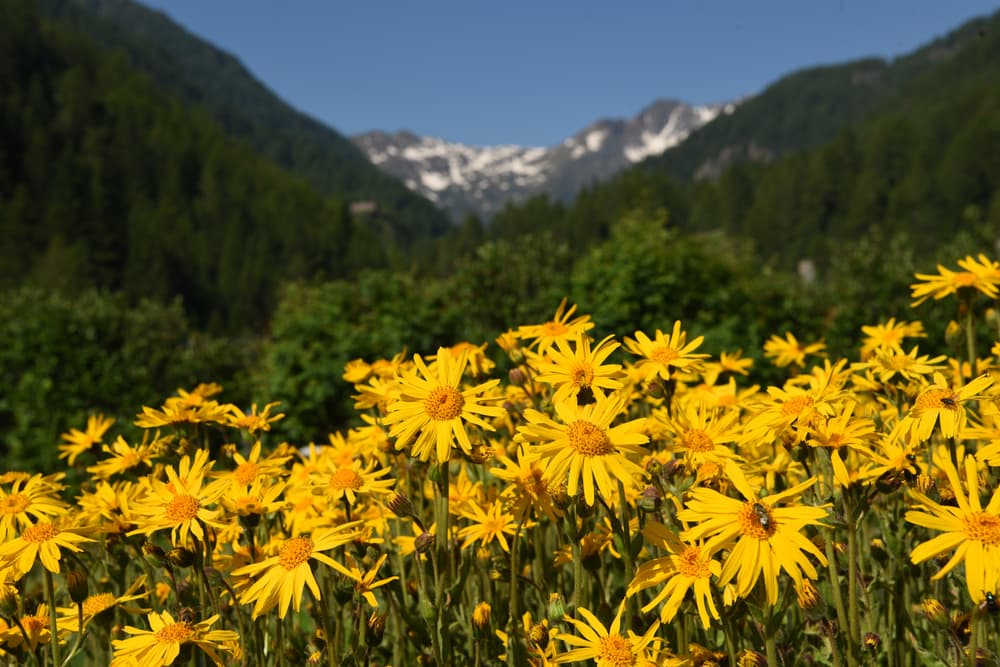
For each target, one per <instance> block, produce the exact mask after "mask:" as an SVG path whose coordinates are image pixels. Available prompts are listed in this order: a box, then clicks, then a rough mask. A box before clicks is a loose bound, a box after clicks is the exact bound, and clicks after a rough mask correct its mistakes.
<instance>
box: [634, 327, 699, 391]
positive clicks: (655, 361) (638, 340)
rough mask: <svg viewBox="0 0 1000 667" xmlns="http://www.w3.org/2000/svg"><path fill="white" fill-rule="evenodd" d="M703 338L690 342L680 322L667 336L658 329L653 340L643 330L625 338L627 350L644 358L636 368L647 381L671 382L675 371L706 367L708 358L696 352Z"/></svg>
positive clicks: (697, 369)
mask: <svg viewBox="0 0 1000 667" xmlns="http://www.w3.org/2000/svg"><path fill="white" fill-rule="evenodd" d="M704 340H705V337H704V336H698V337H697V338H695V339H694V340H692V341H691V342H690V343H688V342H687V333H686V332H684V331H683V330H681V323H680V321H679V320H678V321H675V322H674V328H673V331H672V332H671V333H670V334H669V335H664V333H663V332H662V331H660V330H659V329H657V330H656V336H655V337H654V338H653V339H650V338H649V336H647V335H646V334H645V333H643V332H641V331H636V332H635V338H634V339H633V338H628V337H626V338H625V348H626V349H627V350H628V351H629V352H631V353H632V354H635V355H638V356H640V357H642V359H640V360H639V361H637V362H636V364H635V366H636V369H637V370H638V371H639V372H641V374H642V377H643V379H644V380H647V381H648V380H651V379H653V378H654V377H657V376H659V377H660V378H662V379H664V380H670V378H671V375H672V374H673V372H674V371H675V370H683V371H699V370H701V368H702V367H703V362H702V360H703V359H707V358H708V356H709V355H707V354H700V353H695V350H696V349H698V347H699V346H701V343H702V341H704Z"/></svg>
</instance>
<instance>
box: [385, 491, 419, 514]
mask: <svg viewBox="0 0 1000 667" xmlns="http://www.w3.org/2000/svg"><path fill="white" fill-rule="evenodd" d="M387 505H388V506H389V510H390V511H392V513H393V514H395V515H396V516H398V517H407V516H410V515H411V514H413V503H412V502H410V497H409V496H407V495H406V494H405V493H403V492H402V491H396V493H394V494H392V498H390V499H389V502H388V503H387Z"/></svg>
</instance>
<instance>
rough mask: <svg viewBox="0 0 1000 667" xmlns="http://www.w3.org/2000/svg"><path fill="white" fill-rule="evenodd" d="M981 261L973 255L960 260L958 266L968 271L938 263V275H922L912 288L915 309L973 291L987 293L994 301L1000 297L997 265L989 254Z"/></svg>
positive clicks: (999, 277) (918, 276) (917, 275)
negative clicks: (963, 292)
mask: <svg viewBox="0 0 1000 667" xmlns="http://www.w3.org/2000/svg"><path fill="white" fill-rule="evenodd" d="M980 259H981V262H977V261H976V259H975V258H974V257H972V256H969V257H966V258H965V259H964V260H959V262H958V264H959V266H961V267H962V268H964V269H965V271H952V270H951V269H948V268H946V267H944V266H942V265H941V264H938V267H937V268H938V272H937V274H933V273H918V274H916V278H917V280H919V281H921V282H916V283H913V284H912V285H910V290H912V292H913V294H912V296H913V304H912V305H913V306H914V307H916V306H919V305H920V304H922V303H923V302H924V301H927V300H928V299H930V298H933V299H935V300H937V299H943V298H945V297H946V296H949V295H951V294H957V293H960V292H961V291H963V290H965V291H967V292H968V293H971V292H972V291H973V290H976V291H979V292H981V293H983V294H985V295H986V296H987V297H989V298H990V299H996V298H997V296H1000V289H998V287H1000V275H998V273H997V270H996V262H991V261H990V260H989V259H987V258H986V256H985V255H980Z"/></svg>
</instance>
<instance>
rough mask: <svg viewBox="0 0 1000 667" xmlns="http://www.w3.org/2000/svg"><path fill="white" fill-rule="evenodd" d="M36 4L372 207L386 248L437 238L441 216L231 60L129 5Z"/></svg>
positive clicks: (118, 1)
mask: <svg viewBox="0 0 1000 667" xmlns="http://www.w3.org/2000/svg"><path fill="white" fill-rule="evenodd" d="M38 6H39V8H40V11H42V12H43V13H44V14H46V15H48V16H51V17H53V18H55V19H57V20H58V22H59V23H61V24H63V25H66V26H71V27H72V28H73V29H75V30H78V31H80V32H82V33H84V34H87V35H89V36H90V37H91V38H93V39H94V40H95V41H96V42H98V43H99V44H100V45H101V47H102V48H104V49H111V50H115V51H116V52H119V53H121V54H123V55H124V56H125V58H126V59H127V61H128V62H129V64H131V65H132V66H134V67H135V68H136V69H139V70H141V71H143V72H145V73H146V74H147V75H149V77H150V78H151V79H152V80H153V81H154V82H155V83H156V85H157V86H158V87H160V88H161V89H162V90H163V91H165V92H167V93H169V94H170V95H172V96H174V97H176V98H177V99H179V100H181V101H182V102H184V103H185V104H186V105H188V106H194V107H197V108H199V109H202V110H204V111H206V112H207V113H208V114H209V115H210V116H211V117H212V118H213V119H214V120H215V121H216V122H217V123H218V124H219V125H220V126H221V127H222V129H223V131H224V132H225V133H226V134H227V135H228V136H230V137H232V138H235V139H239V140H241V141H244V142H246V143H248V144H249V145H251V146H252V147H253V148H254V149H255V150H256V151H257V152H258V153H260V154H261V155H265V156H267V157H269V158H270V159H271V160H273V161H274V162H275V163H277V164H278V165H280V166H282V167H284V168H285V169H287V170H288V171H290V172H291V173H294V174H297V175H299V176H302V177H303V178H305V179H306V180H307V181H309V182H310V183H311V184H312V185H313V186H314V187H316V188H317V189H318V190H319V191H320V192H323V193H325V194H332V195H335V196H337V197H339V198H342V199H345V200H348V201H369V200H370V201H374V202H377V204H378V206H379V208H380V210H381V211H382V213H383V214H384V218H385V220H386V221H387V222H388V223H389V224H390V229H391V234H392V241H393V242H398V243H400V244H402V245H406V244H408V243H409V242H412V241H413V240H415V239H419V238H423V237H425V236H434V235H438V234H441V233H444V232H445V231H447V229H448V227H449V221H448V219H447V216H446V215H445V214H444V213H443V212H442V211H440V210H438V209H437V208H436V207H435V206H434V205H433V204H431V203H430V202H429V201H427V200H426V199H424V198H423V197H422V196H420V195H418V194H416V193H413V192H411V191H410V190H408V189H407V188H406V187H405V186H404V185H403V184H402V183H401V182H400V181H398V180H396V179H395V178H392V177H391V176H389V175H387V174H385V173H384V172H382V171H381V170H379V169H378V168H376V167H375V166H374V165H372V164H371V163H370V162H369V161H368V159H367V158H366V157H365V155H364V154H363V153H362V152H361V151H360V150H359V149H358V148H357V147H356V146H355V145H354V144H353V143H351V142H350V141H349V140H348V139H347V138H345V137H343V136H342V135H340V134H339V133H338V132H337V131H336V130H334V129H332V128H330V127H327V126H325V125H323V124H321V123H319V122H317V121H315V120H313V119H312V118H310V117H308V116H306V115H305V114H303V113H300V112H298V111H296V110H295V109H293V108H291V107H290V106H288V104H286V103H285V102H284V101H283V100H281V99H280V98H278V97H277V96H276V95H275V94H274V93H272V92H271V91H270V90H268V89H267V88H266V87H265V86H264V85H263V84H262V83H260V82H259V81H258V80H257V79H255V78H254V77H253V75H252V74H250V72H248V71H247V70H246V68H244V67H243V65H242V64H241V63H240V62H239V61H238V60H237V59H236V58H234V57H233V56H232V55H230V54H228V53H226V52H224V51H221V50H219V49H218V48H216V47H215V46H213V45H211V44H209V43H207V42H205V41H203V40H201V39H199V38H198V37H196V36H194V35H192V34H191V33H189V32H187V31H186V30H185V29H184V28H182V27H181V26H179V25H177V24H176V23H174V22H173V21H171V20H170V18H169V17H167V16H166V15H164V14H163V13H161V12H158V11H155V10H152V9H149V8H147V7H145V6H143V5H141V4H139V3H136V2H132V1H131V0H38ZM345 94H351V92H350V91H345Z"/></svg>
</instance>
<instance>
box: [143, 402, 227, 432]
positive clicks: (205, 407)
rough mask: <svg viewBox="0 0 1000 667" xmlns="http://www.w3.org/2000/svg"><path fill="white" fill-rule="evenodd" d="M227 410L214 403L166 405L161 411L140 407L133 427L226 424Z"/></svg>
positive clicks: (225, 407)
mask: <svg viewBox="0 0 1000 667" xmlns="http://www.w3.org/2000/svg"><path fill="white" fill-rule="evenodd" d="M228 422H229V408H228V406H225V405H220V404H219V403H218V402H216V401H204V402H202V403H199V404H197V405H187V404H185V403H182V402H176V403H167V404H165V405H164V406H163V407H162V408H161V409H159V410H157V409H156V408H151V407H149V406H145V405H144V406H143V407H142V414H140V415H137V416H136V419H135V425H136V426H139V427H141V428H161V427H163V426H184V425H188V424H227V423H228Z"/></svg>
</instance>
